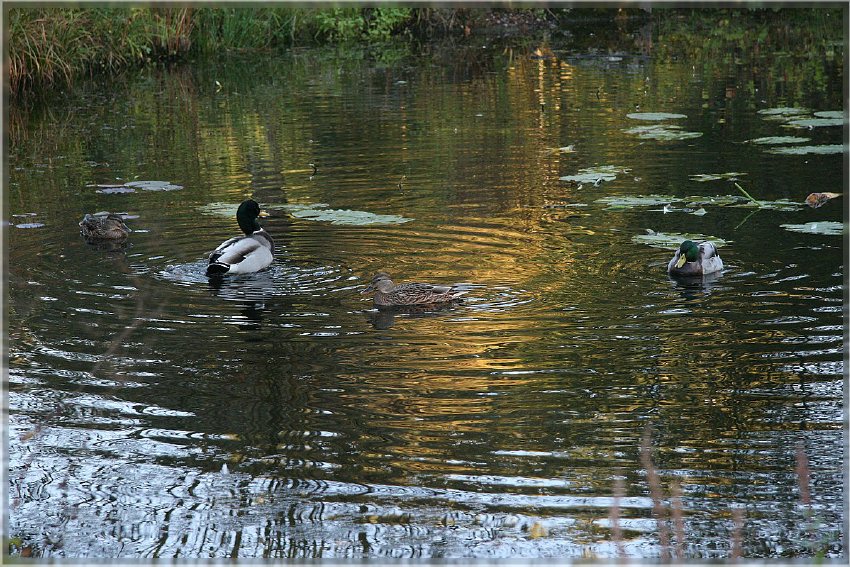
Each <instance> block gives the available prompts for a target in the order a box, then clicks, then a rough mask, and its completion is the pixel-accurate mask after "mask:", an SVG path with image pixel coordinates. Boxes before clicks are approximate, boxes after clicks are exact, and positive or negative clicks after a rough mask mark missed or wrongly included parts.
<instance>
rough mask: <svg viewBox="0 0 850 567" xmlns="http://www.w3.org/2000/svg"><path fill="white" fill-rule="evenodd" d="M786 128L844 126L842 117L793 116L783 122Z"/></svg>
mask: <svg viewBox="0 0 850 567" xmlns="http://www.w3.org/2000/svg"><path fill="white" fill-rule="evenodd" d="M783 126H784V127H786V128H809V127H811V128H820V127H822V126H844V118H843V117H842V118H795V119H793V120H789V121H788V123H787V124H783Z"/></svg>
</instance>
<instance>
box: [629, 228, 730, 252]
mask: <svg viewBox="0 0 850 567" xmlns="http://www.w3.org/2000/svg"><path fill="white" fill-rule="evenodd" d="M685 240H693V241H695V242H701V241H704V240H708V241H711V242H713V243H714V245H715V246H717V247H718V248H720V247H721V246H725V245H726V244H727V243H728V242H730V241H726V240H723V239H722V238H718V237H716V236H706V235H704V234H697V233H684V232H666V233H665V232H655V231H654V230H647V233H646V234H636V235H635V236H632V242H634V243H635V244H646V245H647V246H652V247H653V248H665V249H673V250H675V249H676V248H678V247H679V245H680V244H682V242H684V241H685Z"/></svg>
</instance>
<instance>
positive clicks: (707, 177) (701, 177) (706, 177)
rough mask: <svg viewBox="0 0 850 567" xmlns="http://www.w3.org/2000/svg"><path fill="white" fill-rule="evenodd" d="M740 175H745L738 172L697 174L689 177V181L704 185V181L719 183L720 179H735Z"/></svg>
mask: <svg viewBox="0 0 850 567" xmlns="http://www.w3.org/2000/svg"><path fill="white" fill-rule="evenodd" d="M742 175H746V173H741V172H739V171H730V172H728V173H697V174H695V175H691V176H690V179H691V181H699V182H700V183H704V182H706V181H720V180H721V179H737V178H738V177H740V176H742Z"/></svg>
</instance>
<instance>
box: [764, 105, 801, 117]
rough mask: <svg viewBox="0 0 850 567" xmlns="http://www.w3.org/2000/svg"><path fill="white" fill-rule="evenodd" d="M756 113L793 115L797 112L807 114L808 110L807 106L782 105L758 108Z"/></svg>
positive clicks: (797, 113)
mask: <svg viewBox="0 0 850 567" xmlns="http://www.w3.org/2000/svg"><path fill="white" fill-rule="evenodd" d="M758 113H759V114H763V115H765V116H795V115H799V114H808V113H809V110H808V109H807V108H794V107H788V106H782V107H779V108H765V109H762V110H759V111H758Z"/></svg>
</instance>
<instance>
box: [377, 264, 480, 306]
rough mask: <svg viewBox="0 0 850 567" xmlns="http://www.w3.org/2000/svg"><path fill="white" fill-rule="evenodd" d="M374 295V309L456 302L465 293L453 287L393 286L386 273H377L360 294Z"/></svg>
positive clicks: (411, 284) (407, 284)
mask: <svg viewBox="0 0 850 567" xmlns="http://www.w3.org/2000/svg"><path fill="white" fill-rule="evenodd" d="M371 292H374V293H375V307H378V308H382V307H412V306H416V305H420V306H421V305H438V304H441V303H451V302H453V301H458V300H459V299H460V296H461V295H463V294H464V293H466V290H461V289H459V288H458V287H457V286H454V285H434V284H428V283H406V284H401V285H395V284H394V283H393V281H392V280H391V279H390V276H389V274H387V273H386V272H378V273H377V274H375V277H374V278H372V281H371V283H370V284H369V286H368V287H367V288H366V289H364V290H363V291H362V292H360V293H361V294H363V295H365V294H367V293H371Z"/></svg>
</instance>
